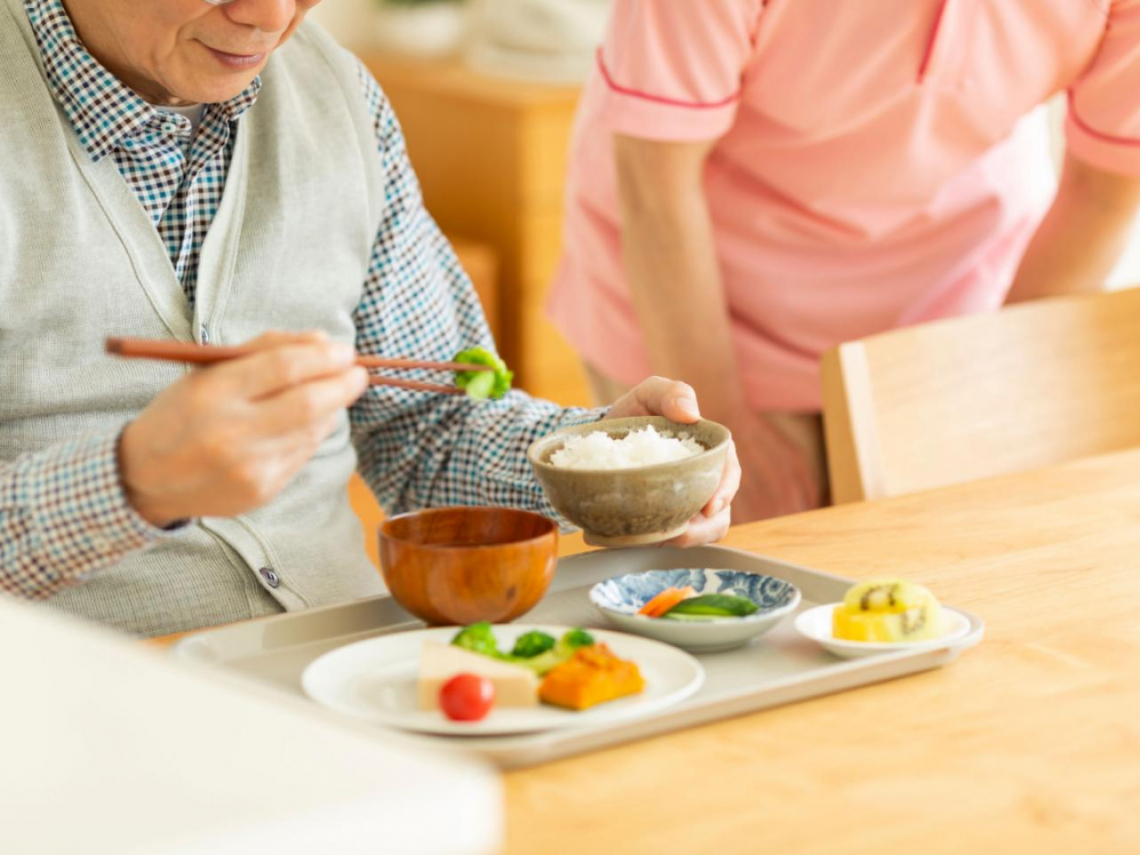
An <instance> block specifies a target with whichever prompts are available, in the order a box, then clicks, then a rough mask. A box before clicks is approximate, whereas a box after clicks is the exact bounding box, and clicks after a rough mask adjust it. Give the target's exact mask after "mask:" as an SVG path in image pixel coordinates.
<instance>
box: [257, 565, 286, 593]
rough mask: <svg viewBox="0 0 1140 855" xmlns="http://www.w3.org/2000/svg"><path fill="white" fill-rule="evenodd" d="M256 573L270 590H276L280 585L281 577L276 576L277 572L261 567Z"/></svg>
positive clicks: (270, 568)
mask: <svg viewBox="0 0 1140 855" xmlns="http://www.w3.org/2000/svg"><path fill="white" fill-rule="evenodd" d="M257 572H258V573H260V574H261V578H262V579H264V580H265V584H267V585H268V586H269V587H270V588H276V587H278V586H279V585H280V584H281V577H280V576H278V575H277V572H276V571H275V570H274V569H273V568H272V567H262V568H261V569H260V570H258V571H257Z"/></svg>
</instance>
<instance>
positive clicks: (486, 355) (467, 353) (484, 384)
mask: <svg viewBox="0 0 1140 855" xmlns="http://www.w3.org/2000/svg"><path fill="white" fill-rule="evenodd" d="M454 361H455V362H466V363H470V364H473V365H489V366H491V368H493V369H494V371H456V372H455V385H456V386H458V387H459V388H460V389H462V390H463V391H465V392H466V393H467V397H469V398H473V399H474V400H476V401H485V400H487V399H488V398H501V397H503V395H505V394H507V391H508V390H509V389H510V388H511V379H512V378H513V377H514V376H515V375H514V372H513V371H511V370H510V369H509V368H507V363H505V362H503V360H501V359H500V358H499V357H498V356H497V355H495V354H494V353H492V352H491V351H489V350H487V349H486V348H484V347H472V348H468V349H467V350H461V351H459V353H457V354H455V360H454Z"/></svg>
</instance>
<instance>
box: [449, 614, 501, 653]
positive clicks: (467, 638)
mask: <svg viewBox="0 0 1140 855" xmlns="http://www.w3.org/2000/svg"><path fill="white" fill-rule="evenodd" d="M451 643H452V644H454V645H455V646H456V647H462V648H463V649H464V650H470V651H471V652H472V653H482V654H483V655H484V656H494V657H495V658H496V659H498V658H500V657H501V656H502V654H501V653H499V644H498V642H497V641H495V633H494V632H493V631H492V629H491V624H489V623H487V621H482V622H480V623H473V624H471V625H470V626H465V627H463V629H461V630H459V632H457V633H456V634H455V638H453V639H451Z"/></svg>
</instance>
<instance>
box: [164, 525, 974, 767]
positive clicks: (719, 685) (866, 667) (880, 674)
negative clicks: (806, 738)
mask: <svg viewBox="0 0 1140 855" xmlns="http://www.w3.org/2000/svg"><path fill="white" fill-rule="evenodd" d="M681 567H703V568H715V569H729V570H744V571H750V572H753V573H766V574H768V575H770V576H777V577H779V578H781V579H786V580H788V581H789V582H791V583H792V584H794V585H795V586H796V587H798V588H799V589H800V592H801V593H802V594H803V600H802V602H801V603H800V606H799V609H798V610H797V612H796V613H794V614H790V615H788V616H787V617H786V618H785V619H784V620H783V621H781V623H780V624H779V626H777V627H776V628H775V629H773V630H771V631H770V632H768V633H766V634H765V635H762V636H760V638H758V639H756V640H754V641H753V642H752V643H751V644H749V645H747V646H745V647H742V648H738V649H736V650H731V651H728V652H725V653H708V654H703V655H699V656H698V657H697V658H698V659H699V660H700V661H701V664H702V665H703V666H704V668H705V682H704V685H703V686H702V687H701V689H700V691H698V692H697V693H696V694H695V695H693V697H691V698H689V699H688V700H686V701H683V702H681V703H680V704H677V705H676V706H673V707H669V708H667V709H664V710H660V711H658V712H656V713H652V714H649V715H647V716H645V717H644V718H639V719H635V720H632V721H627V722H623V723H615V724H612V725H599V726H596V727H595V726H589V725H585V726H582V727H575V728H567V729H564V730H558V731H547V732H542V733H532V734H520V735H517V736H496V737H462V736H457V737H439V736H432V737H428V736H414V735H411V734H409V735H408V736H407V737H406V738H407V739H409V740H411V741H422V740H427V741H429V742H431V743H432V744H434V745H436V746H441V745H442V746H443V747H446V748H453V749H455V750H458V751H464V752H473V753H476V754H478V755H481V756H483V757H485V758H488V759H490V760H492V761H494V762H496V763H498V764H499V765H500V766H503V767H504V768H511V767H519V766H530V765H534V764H537V763H543V762H547V761H549V760H555V759H557V758H560V757H566V756H569V755H572V754H580V753H583V752H586V751H592V750H595V749H598V748H603V747H605V746H608V745H616V744H618V743H621V742H629V741H632V740H635V739H643V738H645V737H648V736H653V735H655V734H659V733H664V732H667V731H670V730H678V729H680V728H685V727H692V726H693V725H698V724H703V723H705V722H709V721H715V720H717V719H721V718H727V717H729V716H734V715H740V714H741V713H747V712H754V711H756V710H761V709H765V708H767V707H773V706H778V705H780V704H786V703H791V702H793V701H800V700H804V699H805V698H812V697H816V696H819V695H825V694H829V693H831V692H839V691H843V690H844V689H851V688H854V687H856V686H864V685H867V684H868V683H875V682H878V681H880V680H889V679H893V678H895V677H901V676H904V675H906V674H914V673H916V672H919V671H927V670H930V669H932V668H937V667H939V666H941V665H945V664H946V663H947V662H950V661H952V660H954V659H955V658H957V657H958V655H959V654H960V653H961V652H962V651H963V650H967V649H968V648H970V647H973V646H974V645H976V644H977V643H978V642H980V641H981V640H982V635H983V632H984V625H983V624H982V621H981V620H980V619H979V618H978V617H977V616H975V615H973V614H970V613H968V612H965V613H964V614H965V615H966V617H967V618H968V619H969V621H970V629H969V632H967V633H966V635H965V636H963V637H961V638H958V639H956V640H955V641H953V642H948V643H947V644H946V645H945V646H936V647H933V648H925V649H922V650H912V651H905V650H904V651H898V652H890V653H883V654H880V655H875V656H868V657H865V658H862V659H855V660H843V659H839V658H837V657H835V656H833V655H831V654H830V653H827V652H825V651H824V650H823V649H821V648H820V647H819V646H817V645H816V644H815V643H814V642H812V641H809V640H807V639H806V638H803V637H802V636H800V635H799V634H797V633H796V631H795V629H794V628H793V626H792V624H793V622H794V621H795V614H798V613H799V612H800V611H803V610H805V609H809V608H811V607H813V606H816V605H820V604H822V603H829V602H836V601H838V600H841V599H843V594H844V592H846V590H847V589H848V588H849V587H850V586H851V585H852V584H854V582H853V580H851V579H845V578H843V577H842V576H834V575H832V574H830V573H823V572H820V571H818V570H812V569H810V568H807V567H800V566H797V565H795V564H789V563H787V562H784V561H777V560H775V559H772V558H766V557H764V556H762V555H755V554H753V553H750V552H744V551H741V550H738V549H728V548H725V547H720V546H703V547H697V548H693V549H685V550H681V549H656V548H643V549H625V550H609V551H600V552H590V553H586V554H584V555H577V556H573V557H570V558H564V559H562V560H561V561H559V562H558V571H557V573H556V574H555V577H554V582H553V584H552V585H551V588H550V591H549V593H547V595H546V597H545V598H544V599H543V600H542V602H540V603H539V604H538V605H537V606H536V607H535V608H534V609H533V610H532V611H531V612H529V613H528V614H527V615H526V616H525V617H524V618H522V619H521V620H523V621H525V622H526V623H536V624H561V625H569V626H583V627H599V628H606V627H607V624H606V623H605V619H604V618H602V616H601V615H599V614H598V613H597V612H596V611H595V610H594V607H593V606H592V605H591V604H590V601H589V598H588V596H587V592H588V590H589V588H590V586H591V585H593V584H594V583H595V582H599V581H601V580H602V579H606V578H609V577H610V576H616V575H620V574H622V573H631V572H636V571H640V570H669V569H674V568H681ZM421 626H423V623H421V622H420V621H418V620H416V619H415V618H413V617H412V616H410V615H409V614H408V613H407V612H405V611H404V610H403V609H401V608H400V607H399V606H398V605H396V603H395V601H393V600H392V599H391V598H390V597H376V598H372V599H367V600H359V601H357V602H354V603H349V604H346V605H340V606H330V607H328V608H322V609H312V610H310V611H306V612H295V613H292V614H286V615H280V616H276V617H271V618H266V619H263V620H255V621H248V622H245V623H239V624H233V625H231V626H226V627H221V628H219V629H212V630H206V631H205V632H202V633H199V634H197V635H194V636H191V637H189V638H186V639H183V640H182V641H180V642H179V643H178V644H177V645H175V647H174V648H173V654H174V655H175V656H177V657H179V658H181V659H184V660H188V661H193V662H196V663H205V664H212V665H216V666H218V667H224V668H227V669H231V670H233V671H236V672H238V673H240V674H244V675H247V676H249V677H251V678H255V679H257V680H260V681H263V682H268V683H270V684H272V685H274V686H276V687H277V688H279V689H282V690H284V691H287V692H290V693H291V694H294V695H301V694H302V693H301V682H300V680H301V672H302V671H303V670H304V669H305V667H306V666H307V665H308V664H309V663H310V662H312V661H313V660H314V659H316V658H317V657H318V656H320V655H321V654H322V653H325V652H327V651H329V650H332V649H333V648H335V647H339V646H341V645H343V644H348V643H349V642H353V641H359V640H361V639H364V638H372V637H374V636H377V635H384V634H387V633H392V632H399V631H401V630H407V629H415V628H418V627H421ZM302 696H303V695H302ZM376 726H377V727H379V725H376ZM386 733H388V734H389V736H390V735H391V733H392V732H391V731H386Z"/></svg>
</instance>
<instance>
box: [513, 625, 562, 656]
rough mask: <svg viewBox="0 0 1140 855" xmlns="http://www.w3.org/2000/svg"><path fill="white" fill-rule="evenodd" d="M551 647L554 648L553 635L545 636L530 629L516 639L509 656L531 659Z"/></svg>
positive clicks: (543, 633)
mask: <svg viewBox="0 0 1140 855" xmlns="http://www.w3.org/2000/svg"><path fill="white" fill-rule="evenodd" d="M552 647H554V636H553V635H547V634H546V633H545V632H540V631H539V630H537V629H532V630H531V631H530V632H524V633H523V634H522V635H520V636H519V637H518V639H517V640H516V641H515V647H514V649H513V650H512V651H511V656H517V657H520V658H522V659H531V658H533V657H535V656H538V655H539V654H540V653H545V652H546V651H547V650H550V649H551V648H552Z"/></svg>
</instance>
